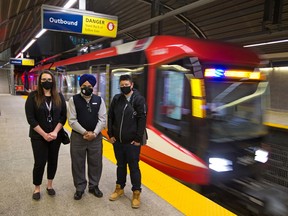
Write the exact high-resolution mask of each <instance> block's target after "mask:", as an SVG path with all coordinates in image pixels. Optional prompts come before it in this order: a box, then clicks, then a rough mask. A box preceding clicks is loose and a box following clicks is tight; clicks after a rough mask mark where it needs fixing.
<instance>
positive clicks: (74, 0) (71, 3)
mask: <svg viewBox="0 0 288 216" xmlns="http://www.w3.org/2000/svg"><path fill="white" fill-rule="evenodd" d="M76 1H77V0H69V1H68V2H67V3H66V4H65V5H64V6H63V8H70V7H72V5H73V4H75V2H76Z"/></svg>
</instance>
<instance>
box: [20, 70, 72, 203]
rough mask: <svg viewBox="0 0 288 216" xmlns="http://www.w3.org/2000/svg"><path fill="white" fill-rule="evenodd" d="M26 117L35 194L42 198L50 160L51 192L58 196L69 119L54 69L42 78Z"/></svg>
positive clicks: (48, 174) (36, 198) (45, 72)
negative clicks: (57, 177)
mask: <svg viewBox="0 0 288 216" xmlns="http://www.w3.org/2000/svg"><path fill="white" fill-rule="evenodd" d="M25 112H26V118H27V121H28V123H29V125H30V131H29V137H30V138H31V143H32V149H33V155H34V168H33V184H34V185H35V189H34V192H33V196H32V198H33V199H34V200H39V199H40V185H41V184H42V178H43V173H44V169H45V166H46V163H47V179H48V182H47V187H46V190H47V193H48V194H49V195H50V196H54V195H55V194H56V193H55V190H54V189H53V187H52V182H53V179H54V176H55V173H56V170H57V162H58V153H59V148H60V144H61V138H62V132H63V130H61V129H62V127H63V125H64V124H65V122H66V118H67V117H66V102H65V99H64V97H63V95H62V94H60V93H58V91H57V88H56V80H55V77H54V76H53V74H52V73H51V72H50V71H44V72H42V73H41V74H40V76H39V79H38V87H37V90H36V91H33V92H31V93H30V94H29V96H28V98H27V101H26V104H25Z"/></svg>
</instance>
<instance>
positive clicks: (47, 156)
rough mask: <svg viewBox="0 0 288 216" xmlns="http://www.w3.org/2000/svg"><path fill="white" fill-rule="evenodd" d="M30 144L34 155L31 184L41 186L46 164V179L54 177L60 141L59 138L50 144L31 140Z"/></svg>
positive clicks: (40, 140) (41, 140)
mask: <svg viewBox="0 0 288 216" xmlns="http://www.w3.org/2000/svg"><path fill="white" fill-rule="evenodd" d="M31 143H32V149H33V155H34V168H33V184H34V185H41V184H42V179H43V174H44V170H45V166H46V163H47V179H49V180H52V179H54V177H55V174H56V170H57V164H58V155H59V149H60V144H61V141H60V139H59V138H57V139H56V140H53V141H51V142H47V141H46V140H44V139H31Z"/></svg>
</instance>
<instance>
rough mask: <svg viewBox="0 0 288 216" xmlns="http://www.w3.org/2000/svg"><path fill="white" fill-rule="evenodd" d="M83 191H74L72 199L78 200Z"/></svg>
mask: <svg viewBox="0 0 288 216" xmlns="http://www.w3.org/2000/svg"><path fill="white" fill-rule="evenodd" d="M83 193H84V192H83V191H76V193H75V194H74V199H75V200H80V199H81V198H82V195H83Z"/></svg>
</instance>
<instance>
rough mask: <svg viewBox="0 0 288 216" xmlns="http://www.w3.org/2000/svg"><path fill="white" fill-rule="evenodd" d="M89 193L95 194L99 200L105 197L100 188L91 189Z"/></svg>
mask: <svg viewBox="0 0 288 216" xmlns="http://www.w3.org/2000/svg"><path fill="white" fill-rule="evenodd" d="M89 193H93V194H94V196H96V197H98V198H100V197H103V193H102V192H101V191H100V190H99V188H98V186H95V187H92V188H89Z"/></svg>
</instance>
